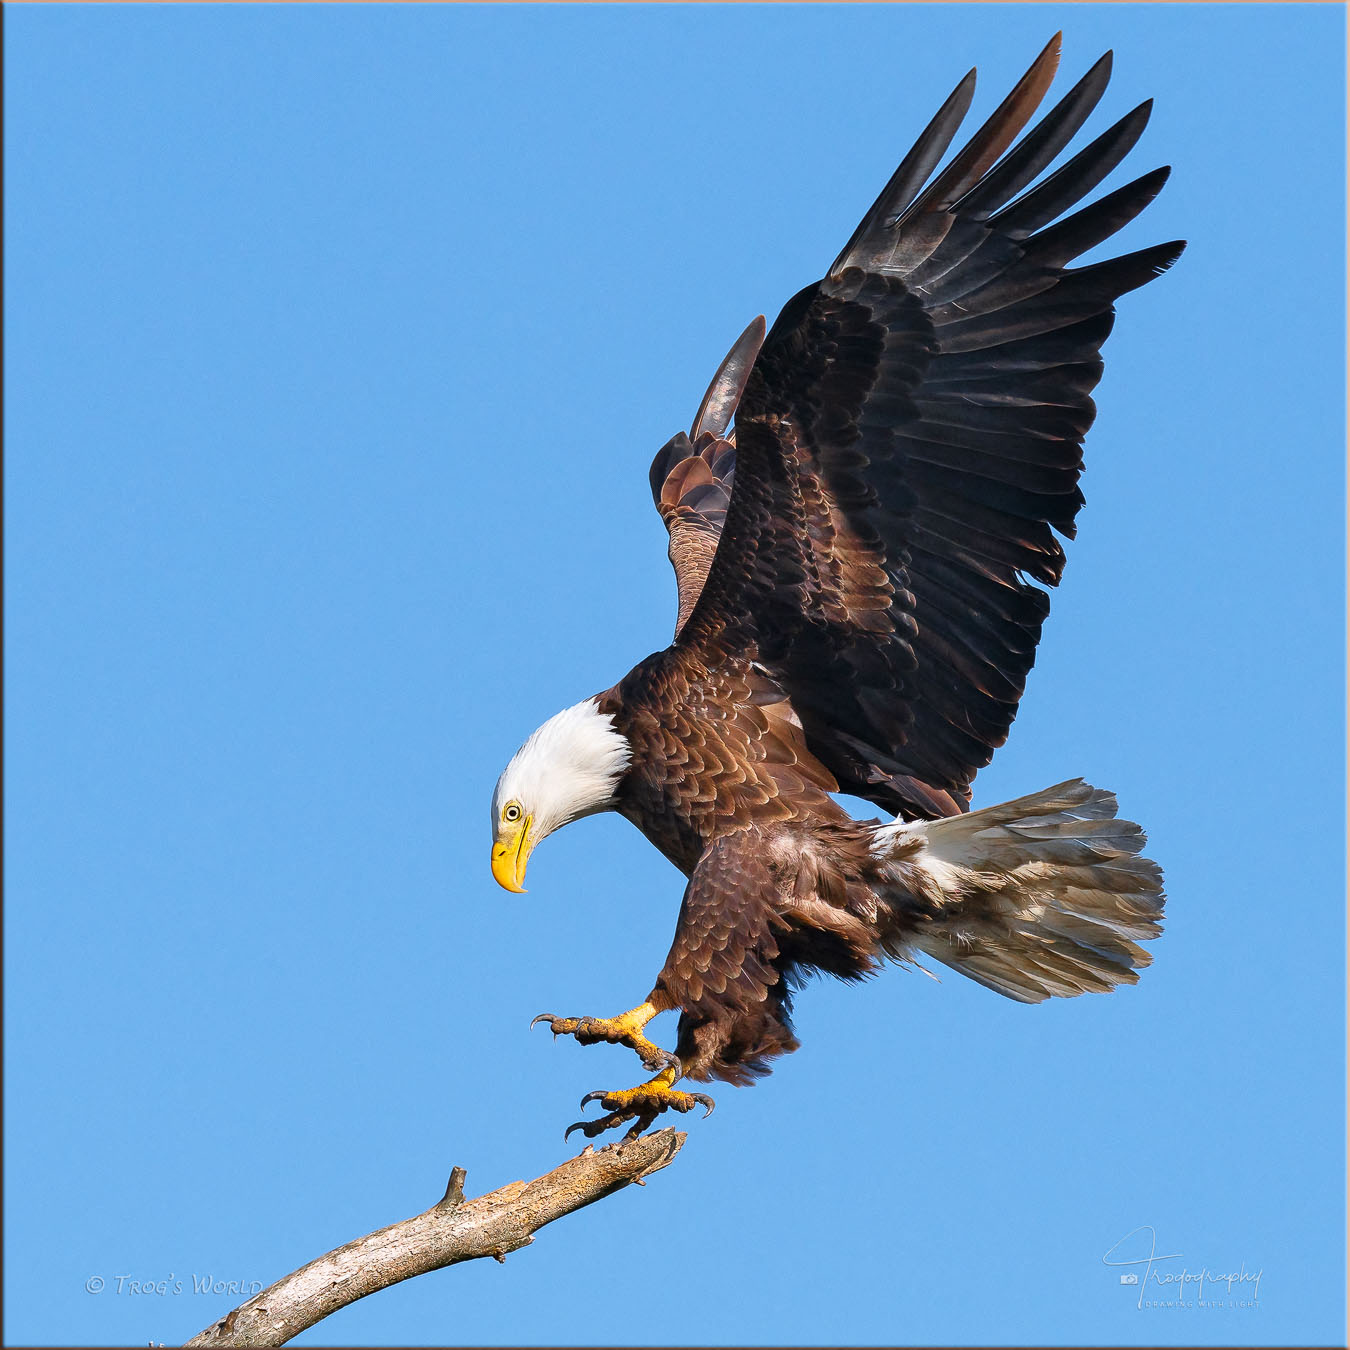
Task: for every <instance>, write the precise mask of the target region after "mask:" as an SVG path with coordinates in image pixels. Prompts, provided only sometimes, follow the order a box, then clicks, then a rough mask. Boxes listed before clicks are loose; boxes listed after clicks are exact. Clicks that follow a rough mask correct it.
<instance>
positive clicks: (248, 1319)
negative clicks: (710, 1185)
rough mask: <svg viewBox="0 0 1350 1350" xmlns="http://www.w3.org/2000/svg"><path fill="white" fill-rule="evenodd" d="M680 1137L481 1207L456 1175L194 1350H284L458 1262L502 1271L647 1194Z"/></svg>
mask: <svg viewBox="0 0 1350 1350" xmlns="http://www.w3.org/2000/svg"><path fill="white" fill-rule="evenodd" d="M684 1140H685V1136H684V1135H683V1134H682V1133H680V1132H679V1131H677V1130H659V1131H658V1132H657V1133H655V1134H649V1135H642V1136H640V1137H639V1138H637V1139H630V1140H625V1141H623V1142H621V1143H617V1144H611V1145H609V1146H608V1147H606V1148H602V1149H592V1148H589V1147H588V1148H587V1149H586V1150H585V1151H584V1152H583V1153H581V1154H580V1155H579V1156H578V1157H575V1158H570V1159H569V1160H568V1161H567V1162H565V1163H563V1164H562V1165H561V1166H559V1167H555V1168H554V1169H553V1171H551V1172H548V1173H546V1174H545V1175H544V1176H542V1177H537V1178H536V1179H535V1180H534V1181H529V1182H526V1181H513V1182H511V1183H510V1184H509V1185H506V1186H503V1187H501V1188H500V1189H499V1190H495V1191H491V1192H490V1193H489V1194H487V1195H480V1196H477V1197H476V1198H474V1199H472V1200H466V1199H465V1198H464V1175H465V1174H464V1169H463V1168H462V1167H456V1168H455V1170H454V1171H453V1172H452V1173H451V1174H450V1184H449V1186H447V1187H446V1191H445V1195H444V1197H443V1198H442V1199H441V1200H439V1201H437V1202H436V1204H434V1205H433V1206H432V1207H431V1208H430V1209H429V1210H427V1211H426V1212H425V1213H422V1214H417V1215H415V1216H414V1217H413V1218H411V1219H404V1220H403V1221H402V1222H401V1223H395V1224H391V1225H390V1226H389V1227H388V1228H381V1229H379V1230H377V1231H376V1232H374V1233H371V1234H370V1235H369V1236H367V1237H363V1238H357V1239H356V1241H354V1242H349V1243H347V1244H346V1245H345V1246H343V1247H338V1248H336V1249H334V1250H333V1251H331V1252H329V1253H328V1254H327V1255H326V1256H321V1257H319V1258H318V1259H317V1260H316V1261H311V1262H310V1263H309V1264H308V1265H306V1266H301V1267H300V1269H299V1270H296V1271H293V1272H292V1273H291V1274H289V1275H287V1276H286V1277H285V1278H284V1279H280V1280H278V1281H277V1282H276V1283H275V1284H274V1285H271V1286H269V1287H268V1288H267V1289H264V1290H263V1291H262V1293H261V1294H255V1295H254V1296H253V1297H252V1298H251V1299H249V1300H248V1302H247V1303H241V1304H240V1305H239V1307H237V1308H235V1309H234V1311H233V1312H231V1313H228V1314H227V1315H226V1316H225V1317H223V1318H221V1319H220V1320H219V1321H218V1322H214V1323H212V1324H211V1326H209V1327H207V1328H206V1330H205V1331H202V1332H200V1333H198V1334H197V1335H196V1336H194V1337H193V1338H192V1339H191V1340H190V1341H188V1342H187V1345H189V1346H243V1345H284V1344H285V1343H286V1342H287V1341H288V1340H290V1339H291V1337H292V1336H296V1335H298V1334H299V1333H300V1332H302V1331H304V1330H305V1329H306V1328H307V1327H312V1326H313V1325H314V1324H315V1323H316V1322H319V1321H322V1320H323V1318H325V1317H327V1316H329V1314H331V1313H335V1312H336V1311H337V1310H338V1309H339V1308H345V1307H346V1306H347V1305H348V1304H349V1303H355V1302H356V1300H357V1299H359V1298H365V1296H366V1295H367V1294H373V1293H375V1292H376V1290H379V1289H387V1288H388V1287H389V1286H390V1285H391V1284H397V1283H398V1282H399V1281H400V1280H410V1279H412V1278H413V1276H415V1275H425V1274H426V1273H427V1272H428V1271H431V1270H440V1269H441V1268H442V1267H443V1266H452V1265H454V1264H455V1263H456V1262H459V1261H472V1260H474V1259H475V1258H477V1257H480V1256H492V1257H495V1258H496V1259H497V1260H498V1261H504V1260H505V1259H506V1254H507V1252H513V1251H515V1250H517V1249H518V1248H520V1247H524V1246H526V1245H528V1244H529V1243H531V1242H533V1241H534V1235H535V1233H536V1232H538V1230H539V1229H540V1228H542V1227H543V1226H544V1225H545V1224H546V1223H552V1222H553V1220H554V1219H560V1218H561V1217H562V1216H563V1215H564V1214H570V1213H571V1212H572V1211H573V1210H576V1209H581V1208H582V1207H583V1206H584V1205H589V1204H591V1203H593V1202H594V1201H596V1200H600V1199H603V1198H604V1197H605V1196H606V1195H612V1194H613V1193H614V1192H615V1191H618V1190H622V1189H623V1188H624V1187H625V1186H628V1185H630V1184H631V1183H633V1182H636V1183H638V1184H639V1185H641V1184H642V1183H643V1180H644V1178H646V1177H647V1176H649V1175H650V1174H651V1173H652V1172H656V1171H659V1170H660V1169H661V1168H663V1167H665V1166H666V1165H667V1164H668V1163H669V1162H670V1161H671V1159H673V1158H674V1157H675V1155H676V1154H677V1153H678V1152H679V1151H680V1146H681V1145H682V1144H683V1143H684Z"/></svg>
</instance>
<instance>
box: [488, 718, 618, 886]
mask: <svg viewBox="0 0 1350 1350" xmlns="http://www.w3.org/2000/svg"><path fill="white" fill-rule="evenodd" d="M632 758H633V751H632V747H631V746H630V745H629V743H628V738H627V737H626V736H624V735H623V734H622V733H621V732H619V731H618V730H616V728H615V726H614V718H613V716H612V715H611V714H609V713H602V712H601V711H600V708H599V700H598V699H594V698H590V699H586V700H585V701H584V702H581V703H578V704H577V705H576V706H575V707H572V708H564V709H563V710H562V712H560V713H556V714H554V716H552V717H550V718H549V719H548V721H547V722H545V723H544V724H543V726H541V727H540V728H539V729H538V730H537V731H536V732H535V733H534V734H533V735H532V736H531V737H530V739H529V740H527V741H526V742H525V744H524V745H522V746H521V747H520V749H519V750H517V751H516V753H515V754H514V755H513V756H512V757H511V762H510V763H509V764H508V765H507V766H506V768H505V769H503V770H502V776H501V777H500V778H499V779H497V789H496V791H495V792H494V793H493V794H492V875H493V876H494V877H495V878H496V879H497V882H498V884H499V885H501V886H504V887H505V888H506V889H507V890H508V891H523V890H524V889H525V887H524V886H523V885H521V883H522V882H523V881H524V880H525V864H526V863H527V862H528V861H529V858H530V854H531V853H532V852H533V851H534V848H535V845H537V844H538V843H539V841H540V840H541V839H543V838H544V837H545V836H546V835H550V834H552V833H553V831H554V830H556V829H558V827H559V826H561V825H566V824H567V823H568V821H572V820H578V819H580V817H582V816H589V815H594V814H595V812H597V811H605V810H608V809H609V808H610V807H612V806H613V805H614V791H615V789H616V788H617V787H618V783H619V779H620V778H622V777H623V775H624V771H625V770H626V769H627V768H628V765H629V763H630V761H631V760H632Z"/></svg>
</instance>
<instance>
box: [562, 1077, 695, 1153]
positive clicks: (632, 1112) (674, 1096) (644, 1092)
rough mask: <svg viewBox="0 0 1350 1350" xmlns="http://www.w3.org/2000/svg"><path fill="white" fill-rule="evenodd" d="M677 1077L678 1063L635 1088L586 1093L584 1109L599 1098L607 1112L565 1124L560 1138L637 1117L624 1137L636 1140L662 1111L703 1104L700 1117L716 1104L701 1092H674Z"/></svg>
mask: <svg viewBox="0 0 1350 1350" xmlns="http://www.w3.org/2000/svg"><path fill="white" fill-rule="evenodd" d="M679 1076H680V1070H679V1067H678V1066H674V1067H672V1068H669V1069H662V1071H661V1072H660V1073H658V1074H657V1075H656V1077H655V1078H653V1079H651V1080H650V1081H649V1082H646V1083H640V1084H638V1086H637V1087H635V1088H624V1089H622V1090H621V1091H618V1092H588V1093H587V1094H586V1095H585V1096H584V1097H583V1098H582V1099H581V1109H582V1110H583V1111H584V1110H585V1109H586V1107H587V1105H588V1104H589V1103H590V1102H594V1101H598V1102H599V1103H600V1105H601V1106H603V1107H604V1109H605V1110H606V1111H607V1112H608V1113H609V1114H608V1115H603V1116H600V1117H599V1118H598V1119H596V1120H578V1121H576V1122H575V1123H574V1124H572V1125H569V1126H568V1127H567V1130H566V1132H565V1133H564V1135H563V1138H564V1139H566V1138H567V1137H568V1135H570V1134H571V1133H572V1131H573V1130H580V1131H581V1132H582V1134H584V1135H585V1136H586V1138H587V1139H594V1138H595V1137H596V1136H597V1135H600V1134H603V1133H604V1132H605V1131H606V1130H612V1129H614V1128H615V1127H616V1126H619V1125H622V1124H624V1123H625V1122H626V1121H629V1120H634V1119H636V1121H637V1123H636V1124H635V1125H634V1126H633V1127H632V1129H630V1130H629V1131H628V1133H627V1135H626V1136H625V1137H626V1138H628V1139H636V1138H637V1136H638V1135H640V1134H641V1133H642V1131H643V1130H645V1129H646V1128H647V1127H648V1126H649V1125H650V1124H651V1123H652V1121H654V1120H655V1119H656V1118H657V1116H659V1115H660V1114H661V1112H662V1111H679V1112H680V1113H681V1114H683V1113H684V1112H686V1111H692V1110H693V1109H694V1107H696V1106H702V1107H705V1108H706V1110H705V1111H704V1113H703V1118H704V1119H705V1120H706V1119H707V1118H708V1117H709V1116H710V1115H712V1113H713V1107H714V1106H715V1105H716V1103H715V1102H714V1101H713V1099H712V1098H711V1097H708V1096H705V1095H704V1094H703V1093H702V1092H676V1091H675V1089H674V1083H675V1080H676V1079H677V1078H678V1077H679Z"/></svg>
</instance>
